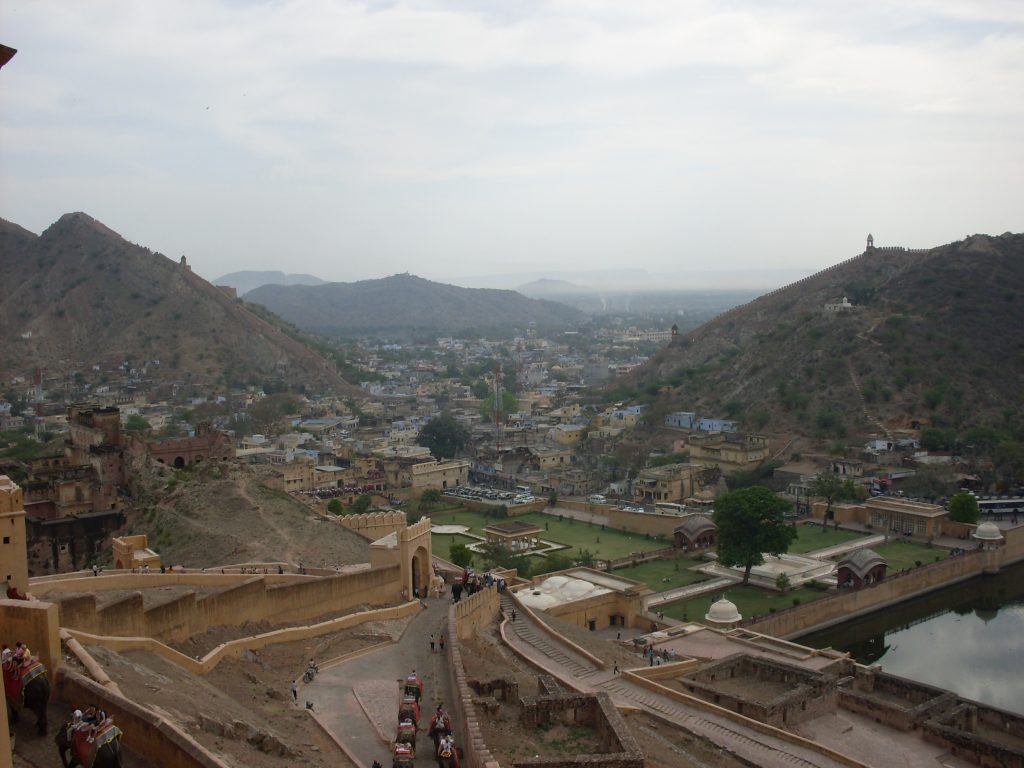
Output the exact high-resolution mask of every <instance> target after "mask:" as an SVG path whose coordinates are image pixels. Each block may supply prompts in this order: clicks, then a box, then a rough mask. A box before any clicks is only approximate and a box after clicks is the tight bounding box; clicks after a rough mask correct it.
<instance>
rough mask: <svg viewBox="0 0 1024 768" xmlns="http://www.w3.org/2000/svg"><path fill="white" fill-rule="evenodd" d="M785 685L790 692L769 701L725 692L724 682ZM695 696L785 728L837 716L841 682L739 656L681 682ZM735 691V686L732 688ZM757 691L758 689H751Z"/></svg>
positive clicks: (763, 659) (799, 668)
mask: <svg viewBox="0 0 1024 768" xmlns="http://www.w3.org/2000/svg"><path fill="white" fill-rule="evenodd" d="M737 678H738V679H740V680H743V679H750V680H753V681H758V680H762V681H770V682H775V683H783V684H785V685H786V688H787V690H786V691H785V692H784V693H782V694H781V695H778V696H775V697H772V698H771V699H769V700H763V699H758V698H756V697H754V696H752V695H744V694H743V693H738V692H736V691H735V690H732V691H727V690H724V689H723V687H722V686H721V685H718V684H717V683H719V682H720V681H724V680H733V679H737ZM677 681H678V683H679V684H680V685H681V686H682V687H683V688H684V689H686V690H687V691H689V692H690V693H692V694H693V695H695V696H700V697H701V698H702V699H705V700H706V701H711V702H713V703H715V704H717V705H719V706H723V707H728V708H729V709H731V710H733V711H734V712H737V713H738V714H741V715H745V716H747V717H752V718H754V719H755V720H759V721H761V722H762V723H768V724H769V725H774V726H776V727H777V728H785V727H787V726H792V725H795V724H797V723H802V722H804V721H806V720H812V719H814V718H816V717H820V716H822V715H826V714H830V713H833V712H835V710H836V705H837V697H836V685H837V678H835V677H834V676H832V675H822V674H821V673H818V672H811V671H808V670H806V669H802V668H801V667H795V666H791V665H788V664H781V663H779V662H775V661H771V660H769V659H766V658H761V657H755V656H747V655H735V656H730V657H728V658H725V659H722V660H720V661H718V662H715V663H713V664H710V665H708V666H706V667H704V668H702V669H699V670H696V671H694V672H692V673H690V674H687V675H683V676H681V677H679V678H677ZM730 687H731V688H733V689H735V687H736V686H735V685H733V686H730ZM747 688H749V689H751V690H752V689H754V688H755V686H747Z"/></svg>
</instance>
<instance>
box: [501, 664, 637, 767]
mask: <svg viewBox="0 0 1024 768" xmlns="http://www.w3.org/2000/svg"><path fill="white" fill-rule="evenodd" d="M544 682H545V681H544V680H543V679H541V680H539V683H540V684H541V685H540V687H541V693H540V694H539V695H538V696H532V697H524V698H523V700H522V722H523V727H525V728H537V727H540V726H543V725H546V724H548V723H552V722H560V723H564V724H566V725H573V724H578V723H582V724H586V725H589V726H590V727H591V728H593V729H594V731H595V732H596V733H597V736H598V740H599V743H600V749H601V750H602V751H601V752H599V753H592V754H588V755H576V756H574V757H546V758H537V759H534V760H522V761H519V762H516V763H513V765H514V766H517V768H519V767H522V768H527V767H530V768H540V767H541V766H543V768H598V767H601V768H643V766H644V756H643V752H642V751H641V750H640V745H639V744H638V743H637V741H636V739H634V738H633V734H632V733H631V732H630V730H629V728H628V727H627V725H626V723H625V721H624V720H623V719H622V716H621V715H620V714H619V712H618V710H617V709H616V708H615V704H614V703H613V702H612V700H611V697H610V696H609V695H608V694H607V693H598V694H596V695H595V694H584V693H576V692H557V693H556V692H551V690H550V687H549V686H547V685H544Z"/></svg>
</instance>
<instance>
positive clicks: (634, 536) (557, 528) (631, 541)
mask: <svg viewBox="0 0 1024 768" xmlns="http://www.w3.org/2000/svg"><path fill="white" fill-rule="evenodd" d="M508 519H509V520H522V521H523V522H527V523H533V524H534V525H537V526H540V527H541V528H544V529H545V530H544V533H542V534H541V538H542V539H544V540H545V541H551V542H555V543H558V544H564V545H565V546H566V547H567V548H568V549H565V550H560V551H563V552H565V554H567V555H573V554H578V553H579V551H580V550H581V549H588V550H590V551H591V552H592V553H593V554H594V556H595V557H596V558H598V559H600V560H614V559H616V558H620V557H628V556H629V555H631V554H634V553H637V552H650V551H652V550H655V549H664V548H665V547H668V546H670V543H669V541H668V540H667V539H663V538H662V539H657V538H650V539H649V538H647V537H646V536H643V535H641V534H638V533H625V532H624V531H617V530H613V529H611V528H608V529H605V530H602V529H601V526H599V525H588V524H587V523H585V522H581V521H579V520H573V519H571V518H565V519H562V520H560V519H559V518H558V517H556V516H554V515H545V514H542V513H540V512H531V513H530V514H528V515H518V516H516V517H513V518H508ZM431 520H432V521H433V523H434V525H465V526H467V527H469V528H470V529H471V531H472V533H474V534H477V535H479V536H483V532H484V527H485V526H487V525H488V524H490V523H498V522H505V520H503V519H502V518H499V517H497V516H495V515H492V516H490V517H488V516H487V515H484V514H483V513H482V512H475V511H469V510H465V511H462V512H453V513H447V512H446V513H442V514H438V515H432V516H431ZM441 538H442V537H441V535H440V534H436V533H435V534H434V542H435V544H434V547H435V548H437V554H438V555H439V556H441V557H445V555H444V554H443V553H442V550H441V549H440V546H439V545H438V544H437V542H438V540H439V539H441ZM463 538H465V537H463ZM463 543H466V542H463Z"/></svg>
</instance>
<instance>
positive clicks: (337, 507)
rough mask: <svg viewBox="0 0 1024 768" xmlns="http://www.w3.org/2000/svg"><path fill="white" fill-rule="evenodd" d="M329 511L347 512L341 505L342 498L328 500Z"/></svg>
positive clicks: (333, 512)
mask: <svg viewBox="0 0 1024 768" xmlns="http://www.w3.org/2000/svg"><path fill="white" fill-rule="evenodd" d="M327 511H328V512H330V513H331V514H332V515H343V514H345V508H344V507H343V506H342V505H341V499H331V500H330V501H328V502H327Z"/></svg>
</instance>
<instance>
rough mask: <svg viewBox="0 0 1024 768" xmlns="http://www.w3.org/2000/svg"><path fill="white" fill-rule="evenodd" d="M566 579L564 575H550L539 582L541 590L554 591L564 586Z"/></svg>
mask: <svg viewBox="0 0 1024 768" xmlns="http://www.w3.org/2000/svg"><path fill="white" fill-rule="evenodd" d="M568 581H569V580H568V579H567V578H566V577H565V576H551V577H549V578H546V579H544V581H543V582H541V585H540V589H541V591H542V592H554V591H555V590H558V589H561V588H562V587H564V586H565V585H566V583H568Z"/></svg>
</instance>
